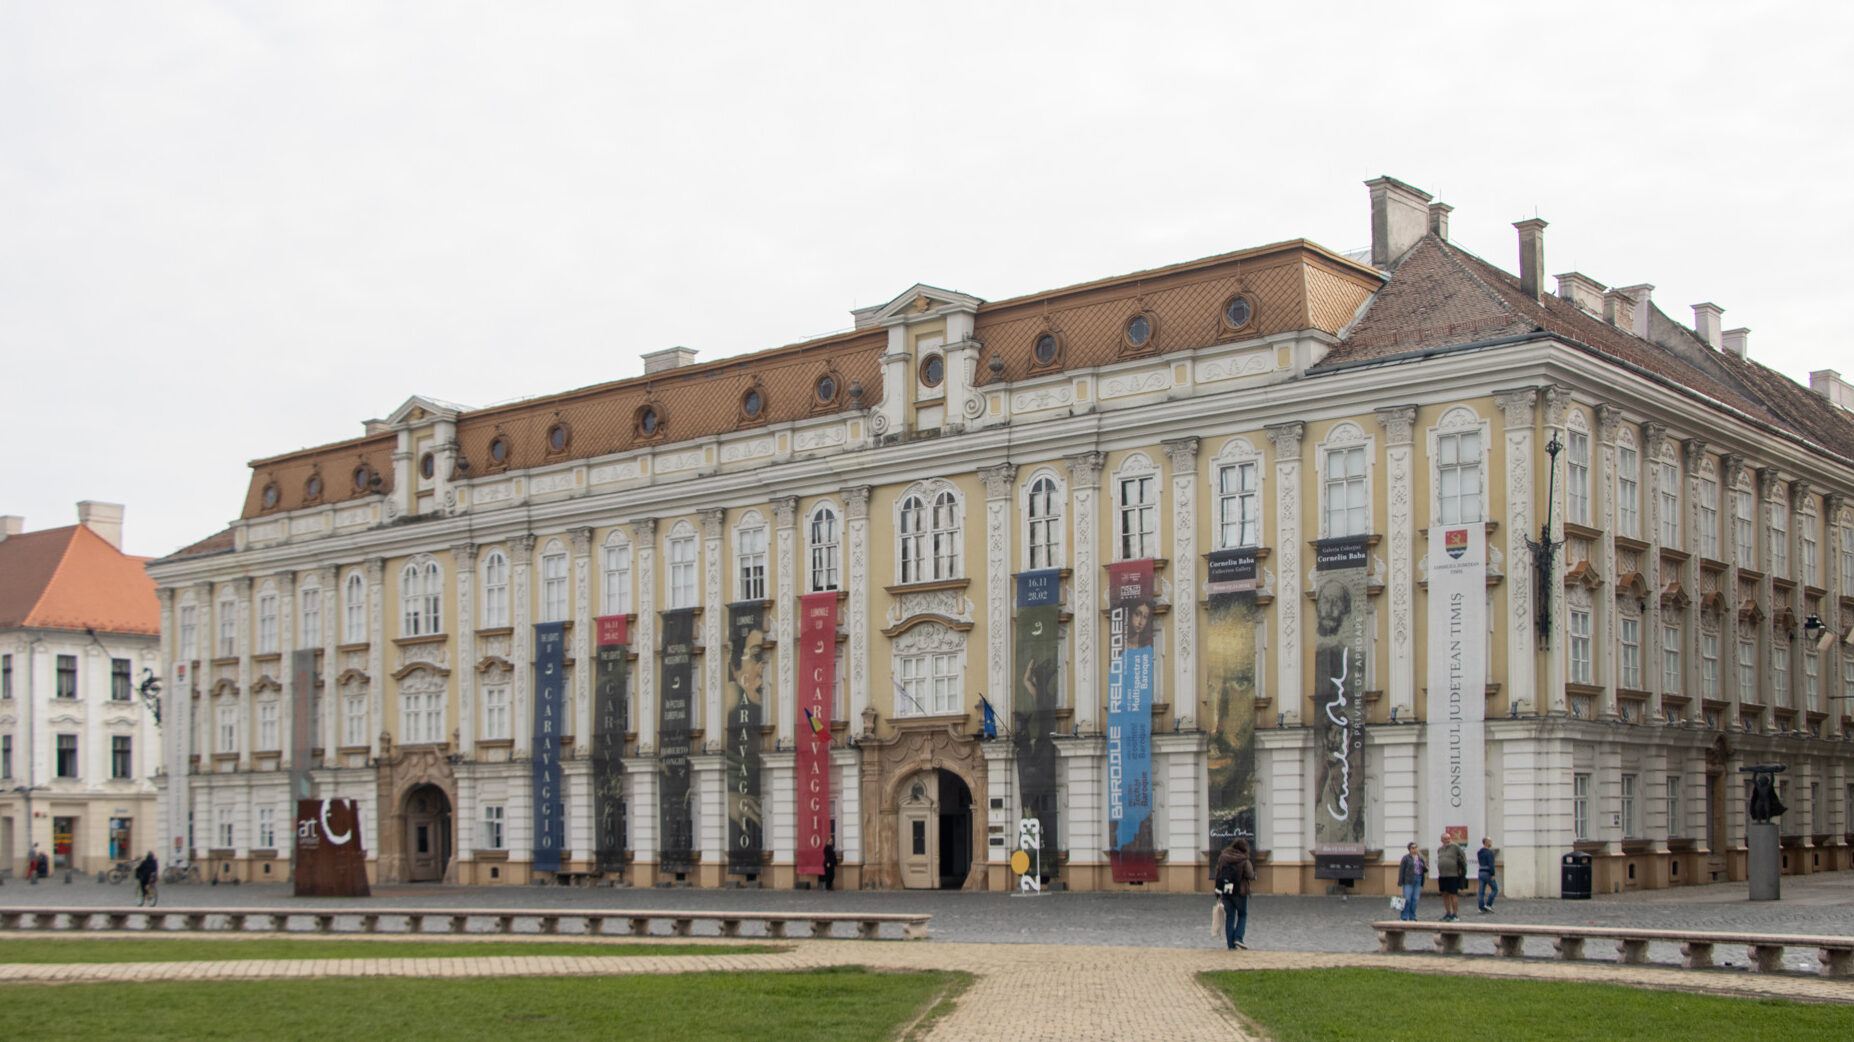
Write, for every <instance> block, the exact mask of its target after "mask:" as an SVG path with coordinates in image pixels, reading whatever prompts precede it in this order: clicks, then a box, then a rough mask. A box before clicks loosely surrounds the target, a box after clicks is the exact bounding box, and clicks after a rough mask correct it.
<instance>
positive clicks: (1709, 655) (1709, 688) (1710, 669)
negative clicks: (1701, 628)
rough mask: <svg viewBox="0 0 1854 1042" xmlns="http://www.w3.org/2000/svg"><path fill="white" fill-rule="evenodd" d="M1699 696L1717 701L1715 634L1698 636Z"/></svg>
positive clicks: (1717, 654) (1717, 676) (1717, 679)
mask: <svg viewBox="0 0 1854 1042" xmlns="http://www.w3.org/2000/svg"><path fill="white" fill-rule="evenodd" d="M1700 694H1701V695H1702V696H1704V697H1706V698H1709V699H1712V700H1713V701H1718V698H1719V635H1718V634H1717V633H1702V634H1700Z"/></svg>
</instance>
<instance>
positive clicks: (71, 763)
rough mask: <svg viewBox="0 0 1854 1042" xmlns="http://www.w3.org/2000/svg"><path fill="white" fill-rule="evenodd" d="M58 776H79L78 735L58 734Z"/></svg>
mask: <svg viewBox="0 0 1854 1042" xmlns="http://www.w3.org/2000/svg"><path fill="white" fill-rule="evenodd" d="M57 774H58V777H60V778H75V777H77V736H76V735H74V734H61V735H59V736H58V772H57Z"/></svg>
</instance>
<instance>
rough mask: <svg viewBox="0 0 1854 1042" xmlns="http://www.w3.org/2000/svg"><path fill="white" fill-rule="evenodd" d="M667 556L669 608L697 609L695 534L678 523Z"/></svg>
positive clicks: (686, 526) (670, 538)
mask: <svg viewBox="0 0 1854 1042" xmlns="http://www.w3.org/2000/svg"><path fill="white" fill-rule="evenodd" d="M665 556H666V557H667V558H668V564H669V606H670V607H671V608H693V607H695V604H696V600H695V532H694V530H693V529H691V528H690V527H689V526H688V525H687V524H686V523H678V524H677V526H676V531H673V532H671V533H670V537H669V544H668V548H667V552H666V554H665Z"/></svg>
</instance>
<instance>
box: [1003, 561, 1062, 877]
mask: <svg viewBox="0 0 1854 1042" xmlns="http://www.w3.org/2000/svg"><path fill="white" fill-rule="evenodd" d="M1061 589H1062V573H1061V572H1059V571H1056V570H1055V569H1049V570H1046V571H1037V572H1025V573H1023V574H1021V575H1019V576H1018V577H1017V657H1016V665H1015V669H1014V670H1013V672H1012V674H1011V676H1012V677H1013V678H1014V679H1013V682H1014V685H1015V688H1016V690H1015V691H1014V693H1013V694H1012V696H1011V747H1012V748H1013V749H1014V750H1015V751H1016V753H1017V787H1018V790H1019V792H1018V795H1019V797H1020V799H1021V801H1022V804H1023V806H1022V808H1021V814H1020V817H1025V818H1035V819H1037V820H1038V821H1039V822H1041V823H1042V842H1043V849H1044V850H1060V849H1061V848H1062V843H1061V837H1060V834H1059V833H1058V832H1057V824H1058V822H1057V805H1058V803H1059V802H1060V797H1059V794H1058V791H1057V788H1056V763H1057V760H1058V758H1057V756H1056V710H1057V709H1058V708H1060V707H1061V705H1062V691H1061V690H1060V688H1059V687H1058V685H1057V682H1056V681H1057V677H1058V673H1059V670H1058V669H1057V660H1056V655H1057V649H1058V647H1059V643H1058V639H1057V637H1058V632H1059V628H1060V623H1061V616H1060V611H1061V608H1060V606H1059V604H1058V601H1059V599H1060V593H1061ZM1041 864H1042V866H1043V872H1044V873H1045V874H1046V875H1055V874H1056V864H1055V858H1053V857H1052V858H1047V859H1044V860H1042V861H1041Z"/></svg>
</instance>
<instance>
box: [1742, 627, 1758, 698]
mask: <svg viewBox="0 0 1854 1042" xmlns="http://www.w3.org/2000/svg"><path fill="white" fill-rule="evenodd" d="M1738 698H1739V700H1740V701H1744V702H1756V701H1757V700H1758V697H1757V642H1756V641H1754V640H1752V639H1750V638H1748V637H1740V638H1739V639H1738Z"/></svg>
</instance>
